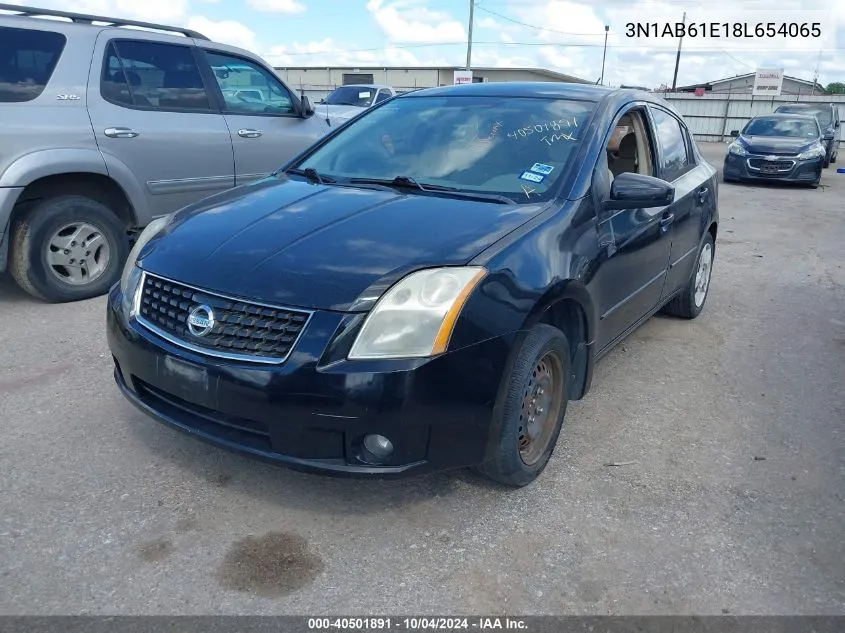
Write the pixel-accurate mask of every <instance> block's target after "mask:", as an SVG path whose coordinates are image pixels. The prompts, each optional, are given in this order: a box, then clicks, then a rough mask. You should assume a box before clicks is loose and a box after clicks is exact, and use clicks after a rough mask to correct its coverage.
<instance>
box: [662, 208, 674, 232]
mask: <svg viewBox="0 0 845 633" xmlns="http://www.w3.org/2000/svg"><path fill="white" fill-rule="evenodd" d="M674 221H675V214H674V213H668V214H665V215H664V216H663V217H662V218H660V230H661V231H664V232H665V231H667V230H668V229H669V227H670V226H672V222H674Z"/></svg>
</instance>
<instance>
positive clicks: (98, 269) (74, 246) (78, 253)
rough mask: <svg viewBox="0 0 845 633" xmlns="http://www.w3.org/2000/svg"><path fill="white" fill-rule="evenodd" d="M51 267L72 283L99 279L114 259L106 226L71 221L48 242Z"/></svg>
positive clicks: (59, 277) (64, 280)
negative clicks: (100, 226) (104, 229)
mask: <svg viewBox="0 0 845 633" xmlns="http://www.w3.org/2000/svg"><path fill="white" fill-rule="evenodd" d="M45 254H46V258H47V268H48V270H49V271H50V272H51V273H52V275H53V276H54V277H56V278H57V279H59V280H60V281H62V282H64V283H66V284H70V285H72V286H84V285H85V284H90V283H92V282H94V281H96V280H97V279H99V278H100V277H101V276H102V275H103V273H104V272H105V271H106V268H108V265H109V261H111V249H110V248H109V243H108V240H107V239H106V238H105V236H104V235H103V231H102V229H100V228H99V227H97V226H95V225H93V224H90V223H88V222H70V223H68V224H65V225H64V226H62V227H61V228H59V229H58V230H57V231H55V232H54V233H53V235H52V237H50V239H49V240H48V241H47V246H46V253H45Z"/></svg>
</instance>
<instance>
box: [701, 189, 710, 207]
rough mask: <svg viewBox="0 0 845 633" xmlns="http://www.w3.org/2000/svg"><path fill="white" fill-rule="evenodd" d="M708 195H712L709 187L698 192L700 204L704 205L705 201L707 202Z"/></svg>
mask: <svg viewBox="0 0 845 633" xmlns="http://www.w3.org/2000/svg"><path fill="white" fill-rule="evenodd" d="M708 193H710V189H708V188H707V187H704V188H703V189H699V190H698V202H699V203H700V204H704V201H705V200H707V194H708Z"/></svg>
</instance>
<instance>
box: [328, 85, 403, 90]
mask: <svg viewBox="0 0 845 633" xmlns="http://www.w3.org/2000/svg"><path fill="white" fill-rule="evenodd" d="M338 88H373V89H375V90H380V89H381V88H388V89H390V86H386V85H384V84H344V85H342V86H338V87H337V88H335V90H337V89H338Z"/></svg>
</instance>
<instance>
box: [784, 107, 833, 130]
mask: <svg viewBox="0 0 845 633" xmlns="http://www.w3.org/2000/svg"><path fill="white" fill-rule="evenodd" d="M778 112H780V113H785V114H803V115H805V116H814V117H816V118H817V119H818V120H819V123H821V124H822V126H824V127H827V126H828V125H830V121H831V118H832V117H831V114H830V108H804V107H799V108H792V107H790V106H786V107H780V108H778Z"/></svg>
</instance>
